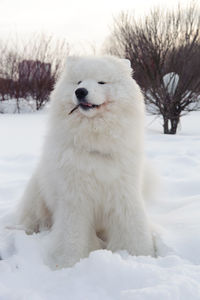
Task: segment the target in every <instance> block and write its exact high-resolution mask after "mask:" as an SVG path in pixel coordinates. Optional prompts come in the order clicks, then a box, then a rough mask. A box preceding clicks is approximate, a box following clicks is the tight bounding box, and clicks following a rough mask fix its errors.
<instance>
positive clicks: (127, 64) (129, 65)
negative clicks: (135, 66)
mask: <svg viewBox="0 0 200 300" xmlns="http://www.w3.org/2000/svg"><path fill="white" fill-rule="evenodd" d="M121 60H122V61H123V63H124V64H125V65H126V66H127V67H129V68H131V62H130V60H129V59H127V58H122V59H121Z"/></svg>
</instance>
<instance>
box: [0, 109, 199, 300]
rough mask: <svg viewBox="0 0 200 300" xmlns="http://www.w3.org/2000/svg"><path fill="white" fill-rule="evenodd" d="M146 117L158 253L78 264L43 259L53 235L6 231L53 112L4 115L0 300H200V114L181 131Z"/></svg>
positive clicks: (105, 256)
mask: <svg viewBox="0 0 200 300" xmlns="http://www.w3.org/2000/svg"><path fill="white" fill-rule="evenodd" d="M154 118H155V117H152V116H148V117H147V120H146V128H147V135H146V143H145V144H146V152H147V155H148V157H149V158H150V160H151V162H152V164H153V165H154V166H155V168H156V169H157V172H158V173H159V174H160V181H159V184H158V185H159V187H160V193H159V196H158V197H157V199H155V200H154V201H153V202H152V203H148V210H149V213H150V214H151V217H152V219H153V221H154V222H155V223H157V224H158V225H159V228H158V229H157V231H156V232H155V238H156V244H157V248H158V257H157V258H152V257H144V256H140V257H134V256H130V255H129V254H128V253H127V252H126V251H119V252H117V253H111V252H110V251H106V250H99V251H95V252H93V253H91V254H90V256H89V258H85V259H83V260H81V261H80V262H79V263H77V264H76V265H75V266H74V267H72V268H65V269H61V270H56V271H52V270H50V269H49V267H48V266H46V265H45V264H44V262H43V259H44V255H45V251H44V250H45V242H46V239H45V238H46V236H47V235H48V232H42V233H39V234H34V235H26V234H25V233H24V232H23V231H22V230H12V229H8V228H5V226H6V225H7V224H9V222H11V219H12V212H13V211H14V209H15V207H16V204H17V202H18V200H19V199H20V196H21V194H22V192H23V190H24V187H25V185H26V183H27V181H28V179H29V177H30V175H31V173H32V172H33V169H34V167H35V165H36V163H37V160H38V157H39V155H40V153H41V149H42V142H43V140H44V137H45V134H46V121H47V116H46V113H35V114H22V115H16V114H12V115H9V114H7V115H4V114H1V115H0V141H1V147H0V227H1V229H0V254H1V257H2V260H0V300H27V299H28V300H57V299H59V300H64V299H68V300H71V299H73V300H74V299H75V300H85V299H86V300H100V299H101V300H102V299H104V300H111V299H112V300H132V299H134V300H160V299H162V300H172V299H173V300H189V299H192V300H197V299H198V300H200V255H199V253H200V113H199V112H193V113H191V114H190V115H187V116H185V117H183V118H182V121H181V126H180V129H179V132H178V134H177V135H176V136H171V135H163V134H162V124H161V120H160V119H158V118H157V119H154Z"/></svg>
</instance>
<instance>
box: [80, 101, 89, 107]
mask: <svg viewBox="0 0 200 300" xmlns="http://www.w3.org/2000/svg"><path fill="white" fill-rule="evenodd" d="M81 104H82V105H84V106H89V107H91V106H92V104H91V103H88V102H81Z"/></svg>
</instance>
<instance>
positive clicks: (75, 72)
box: [56, 56, 137, 117]
mask: <svg viewBox="0 0 200 300" xmlns="http://www.w3.org/2000/svg"><path fill="white" fill-rule="evenodd" d="M134 84H135V82H134V81H133V80H132V69H131V66H130V61H128V60H126V59H119V58H116V57H113V56H104V57H92V56H91V57H90V56H89V57H75V56H71V57H68V58H67V63H66V67H65V70H64V73H63V76H62V77H61V79H60V81H59V82H58V84H57V87H56V90H58V91H59V95H60V96H59V98H62V101H65V102H66V104H67V106H68V107H69V108H68V109H69V111H68V114H73V115H77V114H79V115H80V114H81V115H82V116H85V117H94V116H96V115H101V114H102V113H105V112H106V111H108V110H109V109H110V107H111V105H112V104H113V103H114V102H118V103H119V102H120V101H121V102H123V103H124V104H125V103H126V102H128V101H129V102H131V98H134V93H135V86H134V87H133V85H134ZM130 88H131V89H132V90H133V91H134V92H133V93H131V94H130ZM136 90H137V88H136ZM61 93H62V95H61ZM127 105H128V104H127Z"/></svg>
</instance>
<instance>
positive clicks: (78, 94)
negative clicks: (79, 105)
mask: <svg viewBox="0 0 200 300" xmlns="http://www.w3.org/2000/svg"><path fill="white" fill-rule="evenodd" d="M75 94H76V97H77V99H78V100H84V98H85V97H86V96H87V94H88V91H87V90H86V89H85V88H79V89H77V90H76V91H75Z"/></svg>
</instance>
